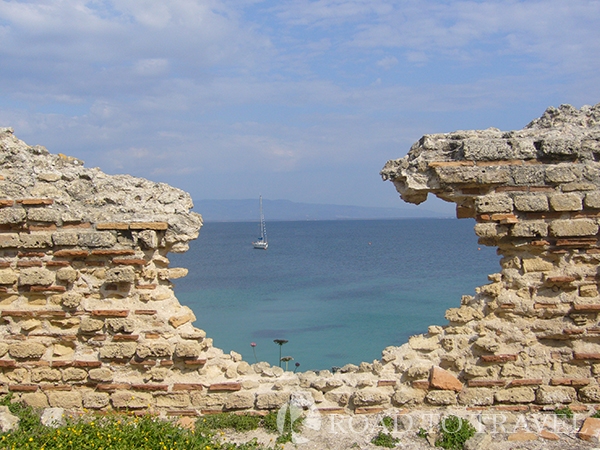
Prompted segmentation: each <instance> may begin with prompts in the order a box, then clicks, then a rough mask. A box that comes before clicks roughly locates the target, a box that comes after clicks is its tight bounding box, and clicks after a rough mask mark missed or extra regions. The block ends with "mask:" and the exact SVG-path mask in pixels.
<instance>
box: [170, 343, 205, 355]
mask: <svg viewBox="0 0 600 450" xmlns="http://www.w3.org/2000/svg"><path fill="white" fill-rule="evenodd" d="M201 352H202V346H201V345H200V344H198V343H197V342H178V343H177V345H176V346H175V356H176V357H177V358H198V357H199V356H200V353H201Z"/></svg>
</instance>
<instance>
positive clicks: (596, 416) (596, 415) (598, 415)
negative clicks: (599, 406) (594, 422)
mask: <svg viewBox="0 0 600 450" xmlns="http://www.w3.org/2000/svg"><path fill="white" fill-rule="evenodd" d="M590 417H593V418H594V419H600V411H594V414H592V415H591V416H590Z"/></svg>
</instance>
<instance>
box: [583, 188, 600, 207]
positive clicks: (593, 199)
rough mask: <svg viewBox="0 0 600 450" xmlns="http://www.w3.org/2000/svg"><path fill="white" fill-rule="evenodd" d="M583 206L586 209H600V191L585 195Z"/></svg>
mask: <svg viewBox="0 0 600 450" xmlns="http://www.w3.org/2000/svg"><path fill="white" fill-rule="evenodd" d="M583 204H584V205H585V207H586V208H592V209H600V191H594V192H588V193H587V194H585V199H584V200H583Z"/></svg>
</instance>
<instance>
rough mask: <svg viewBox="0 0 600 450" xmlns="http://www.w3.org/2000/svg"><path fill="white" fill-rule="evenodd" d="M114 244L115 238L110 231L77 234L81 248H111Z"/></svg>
mask: <svg viewBox="0 0 600 450" xmlns="http://www.w3.org/2000/svg"><path fill="white" fill-rule="evenodd" d="M116 243H117V237H116V235H114V234H113V233H112V232H110V231H96V232H87V233H79V240H78V245H79V246H81V247H113V246H114V245H115V244H116Z"/></svg>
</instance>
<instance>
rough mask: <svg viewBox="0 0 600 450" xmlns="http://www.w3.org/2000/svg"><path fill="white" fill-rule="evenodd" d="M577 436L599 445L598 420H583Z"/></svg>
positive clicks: (599, 430)
mask: <svg viewBox="0 0 600 450" xmlns="http://www.w3.org/2000/svg"><path fill="white" fill-rule="evenodd" d="M577 436H578V437H579V439H582V440H584V441H589V442H593V443H595V444H598V443H600V419H596V418H595V417H588V418H587V419H585V421H584V422H583V425H582V426H581V428H580V429H579V433H577Z"/></svg>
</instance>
